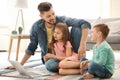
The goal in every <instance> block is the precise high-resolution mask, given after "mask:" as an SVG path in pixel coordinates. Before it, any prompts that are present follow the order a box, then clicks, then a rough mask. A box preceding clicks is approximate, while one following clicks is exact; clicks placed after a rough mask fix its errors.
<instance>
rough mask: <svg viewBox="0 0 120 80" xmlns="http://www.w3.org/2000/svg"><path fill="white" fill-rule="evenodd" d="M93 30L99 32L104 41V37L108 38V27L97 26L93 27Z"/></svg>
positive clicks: (103, 25)
mask: <svg viewBox="0 0 120 80" xmlns="http://www.w3.org/2000/svg"><path fill="white" fill-rule="evenodd" d="M94 28H96V29H97V30H98V31H101V32H102V34H103V36H102V37H103V38H104V39H106V37H107V36H108V34H109V31H110V29H109V28H108V25H106V24H98V25H95V26H94Z"/></svg>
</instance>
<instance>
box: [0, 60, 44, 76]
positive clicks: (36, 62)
mask: <svg viewBox="0 0 120 80" xmlns="http://www.w3.org/2000/svg"><path fill="white" fill-rule="evenodd" d="M39 65H42V61H41V60H40V59H36V60H28V61H27V62H26V63H25V64H24V68H32V67H35V66H39ZM13 71H15V69H11V70H10V69H4V68H1V69H0V75H1V74H5V73H9V72H13Z"/></svg>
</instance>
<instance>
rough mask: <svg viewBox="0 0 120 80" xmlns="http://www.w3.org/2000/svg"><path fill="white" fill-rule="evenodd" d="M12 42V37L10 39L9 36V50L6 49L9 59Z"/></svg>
mask: <svg viewBox="0 0 120 80" xmlns="http://www.w3.org/2000/svg"><path fill="white" fill-rule="evenodd" d="M12 42H13V39H12V37H11V38H10V45H9V50H8V59H10V54H11V48H12Z"/></svg>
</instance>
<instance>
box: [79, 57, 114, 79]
mask: <svg viewBox="0 0 120 80" xmlns="http://www.w3.org/2000/svg"><path fill="white" fill-rule="evenodd" d="M85 60H88V59H86V58H81V60H80V62H82V61H85ZM86 72H89V73H91V74H93V75H94V76H95V77H99V78H110V77H111V76H112V74H111V73H110V72H109V71H108V69H107V68H105V67H104V66H102V65H100V64H98V63H95V62H89V63H88V69H85V70H83V74H85V73H86Z"/></svg>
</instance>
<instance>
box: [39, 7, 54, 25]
mask: <svg viewBox="0 0 120 80" xmlns="http://www.w3.org/2000/svg"><path fill="white" fill-rule="evenodd" d="M40 16H41V18H42V19H43V20H45V22H46V23H47V24H50V25H54V24H55V22H56V16H55V12H54V10H53V9H52V8H51V9H50V10H49V11H46V12H43V13H42V14H41V15H40Z"/></svg>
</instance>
